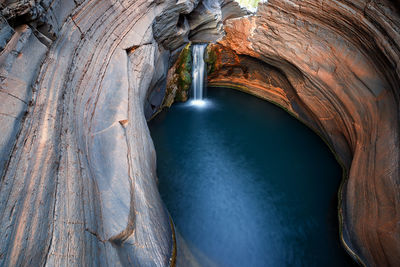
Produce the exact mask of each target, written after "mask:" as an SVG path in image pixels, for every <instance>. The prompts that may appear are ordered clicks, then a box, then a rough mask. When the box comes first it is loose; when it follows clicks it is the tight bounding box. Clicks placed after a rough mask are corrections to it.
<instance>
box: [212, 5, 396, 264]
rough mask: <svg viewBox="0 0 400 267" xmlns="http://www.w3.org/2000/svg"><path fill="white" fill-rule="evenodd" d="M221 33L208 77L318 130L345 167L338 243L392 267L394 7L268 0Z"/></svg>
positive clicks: (362, 258)
mask: <svg viewBox="0 0 400 267" xmlns="http://www.w3.org/2000/svg"><path fill="white" fill-rule="evenodd" d="M225 32H226V36H225V38H224V39H223V40H221V41H220V42H219V44H217V45H213V46H212V47H210V48H209V53H208V54H209V58H210V59H209V61H211V62H212V64H213V65H212V67H211V68H209V70H210V72H212V73H211V74H210V75H209V83H210V85H223V86H233V87H239V88H240V89H242V90H245V91H248V92H251V93H253V94H256V95H258V96H260V97H263V98H265V99H268V100H270V101H273V102H275V103H277V104H279V105H281V106H282V107H284V108H285V109H287V110H288V111H289V112H291V113H292V114H294V115H295V116H297V117H298V118H300V119H301V120H303V121H304V122H306V123H307V124H308V125H310V126H311V127H312V128H314V129H315V130H316V131H317V132H319V133H320V134H321V135H322V137H323V138H324V139H325V140H326V141H327V142H328V144H329V145H330V146H331V148H332V149H333V150H334V152H335V153H336V155H337V156H338V159H339V160H340V162H341V163H342V164H343V167H344V170H345V176H346V180H345V181H344V183H343V184H342V187H341V191H340V199H341V201H340V203H339V215H340V224H341V237H342V239H343V242H344V245H345V247H346V249H347V250H348V252H349V253H350V254H351V255H352V256H353V257H354V258H355V259H357V260H358V261H359V262H360V263H361V264H364V265H367V266H399V264H400V161H399V160H400V158H399V156H400V138H399V131H400V118H399V115H400V113H399V111H400V109H399V95H400V91H399V88H400V17H399V13H398V10H396V6H395V5H394V4H393V3H391V2H389V1H385V0H377V1H360V0H359V1H345V0H342V1H311V0H310V1H307V0H306V1H296V0H292V1H291V0H269V1H268V3H264V4H262V5H260V6H259V9H258V12H257V14H256V15H255V16H249V17H245V18H237V19H231V20H228V21H226V25H225ZM257 66H258V67H257ZM268 66H269V67H268Z"/></svg>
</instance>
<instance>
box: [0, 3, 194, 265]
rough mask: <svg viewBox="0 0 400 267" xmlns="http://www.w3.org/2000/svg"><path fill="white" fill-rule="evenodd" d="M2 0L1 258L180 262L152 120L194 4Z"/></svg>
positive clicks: (0, 261)
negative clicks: (160, 186) (162, 191)
mask: <svg viewBox="0 0 400 267" xmlns="http://www.w3.org/2000/svg"><path fill="white" fill-rule="evenodd" d="M1 5H2V10H1V14H2V16H3V17H1V20H0V25H1V28H0V44H1V51H0V73H1V74H0V75H1V79H0V83H1V84H0V86H1V88H0V101H1V103H2V104H1V106H0V108H1V111H0V112H1V113H0V122H1V124H2V130H1V135H0V164H1V165H0V173H1V185H0V240H1V242H0V265H1V266H32V265H34V266H67V265H73V266H131V265H133V266H168V265H170V264H173V262H175V257H176V245H175V243H176V241H175V238H174V236H173V232H174V230H173V225H172V221H171V220H170V218H169V215H168V212H167V211H166V209H165V207H164V205H163V203H162V201H161V198H160V196H159V193H158V190H157V184H156V170H155V167H156V164H155V151H154V147H153V143H152V140H151V138H150V134H149V131H148V128H147V122H146V117H147V118H148V117H150V116H151V115H152V114H153V113H154V112H155V111H156V110H157V108H158V106H159V105H160V104H161V102H162V99H163V95H164V92H165V83H166V76H167V71H168V68H169V67H170V65H169V64H170V57H171V55H172V53H171V52H173V51H170V50H171V49H175V48H176V46H179V45H183V44H184V42H185V40H184V39H185V38H183V37H182V38H181V39H179V40H178V42H176V41H175V42H174V41H171V42H170V40H172V39H174V38H175V37H176V35H175V33H176V32H177V31H176V29H177V28H179V25H178V24H179V23H178V22H176V24H174V22H171V23H172V24H171V25H169V26H168V25H166V24H164V26H163V27H161V28H157V26H156V25H157V21H159V20H158V19H157V18H159V17H160V16H163V14H166V13H168V12H172V11H171V10H175V9H176V7H177V6H180V7H181V6H183V7H184V8H181V9H179V11H176V10H175V11H173V12H174V14H175V15H177V16H178V17H179V16H180V12H184V13H190V12H191V10H192V9H193V8H194V2H193V1H189V0H188V1H180V4H179V5H176V1H174V0H165V1H145V0H141V1H61V0H59V1H58V0H54V1H7V3H2V4H1ZM167 17H168V16H167ZM173 24H174V25H173ZM154 29H156V30H157V34H156V33H154V32H153V30H154ZM165 32H167V34H164V33H165ZM178 32H179V31H178ZM169 34H171V36H172V35H173V37H171V36H170V35H169ZM185 34H186V33H185ZM185 34H183V35H179V34H178V37H179V36H185ZM188 34H189V33H187V34H186V35H188ZM156 36H157V37H160V36H162V38H161V39H160V40H159V43H158V42H157V41H156V39H155V38H154V37H156ZM164 37H165V39H163V38H164ZM179 260H180V262H185V259H182V257H181V258H180V259H179Z"/></svg>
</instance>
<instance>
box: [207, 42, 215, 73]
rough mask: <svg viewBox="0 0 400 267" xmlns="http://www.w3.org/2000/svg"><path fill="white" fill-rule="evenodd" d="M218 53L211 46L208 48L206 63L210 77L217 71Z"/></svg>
mask: <svg viewBox="0 0 400 267" xmlns="http://www.w3.org/2000/svg"><path fill="white" fill-rule="evenodd" d="M216 61H217V53H216V52H215V49H213V48H212V47H211V46H208V47H207V51H206V58H205V62H206V63H207V74H208V75H210V74H211V73H213V72H214V71H215V69H216Z"/></svg>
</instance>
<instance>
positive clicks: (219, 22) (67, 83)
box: [0, 0, 400, 266]
mask: <svg viewBox="0 0 400 267" xmlns="http://www.w3.org/2000/svg"><path fill="white" fill-rule="evenodd" d="M0 5H1V14H0V15H1V16H0V99H1V105H0V109H1V110H0V122H1V125H2V127H1V135H0V173H1V187H0V211H1V212H0V215H1V217H0V220H1V223H0V236H1V239H0V240H2V241H1V242H0V265H1V266H31V265H34V266H44V265H46V266H65V265H76V266H103V265H104V266H120V265H123V266H130V265H134V266H168V265H169V266H174V265H177V266H187V265H188V264H189V263H188V261H189V260H190V252H187V251H183V248H182V247H180V246H179V245H178V246H177V238H176V236H175V234H174V233H175V232H174V226H173V223H172V220H171V219H170V217H169V215H168V212H167V211H166V209H165V208H164V206H163V203H162V201H161V199H160V196H159V193H158V190H157V178H156V170H155V168H156V165H155V162H156V155H155V151H154V147H153V143H152V140H151V138H150V135H149V131H148V128H147V124H146V119H149V118H151V117H152V116H153V115H154V114H155V113H156V112H157V111H158V110H159V108H160V106H162V105H165V103H164V104H163V100H164V98H166V99H167V98H168V96H169V94H167V96H165V92H166V91H167V88H170V87H171V86H172V85H174V84H175V83H176V82H173V81H174V80H175V81H176V80H177V77H174V75H175V74H176V69H177V68H178V67H179V66H177V64H176V62H182V61H180V60H178V59H179V58H181V57H180V56H179V55H180V53H181V51H182V49H184V47H185V46H186V45H187V43H188V42H189V41H192V42H211V43H213V44H211V45H210V46H209V47H208V50H207V56H206V60H207V62H208V72H209V75H208V80H209V84H210V85H213V86H230V87H234V88H237V89H240V90H243V91H246V92H249V93H251V94H255V95H257V96H259V97H262V98H264V99H266V100H268V101H272V102H274V103H276V104H278V105H280V106H281V107H283V108H285V109H286V110H287V111H288V112H290V113H291V114H292V115H294V116H296V117H297V118H299V119H300V120H302V121H303V122H304V123H306V124H307V125H309V126H310V127H312V128H313V129H314V130H315V131H316V132H318V133H319V134H320V135H321V137H322V138H323V139H324V140H325V141H326V142H327V143H328V144H329V146H330V147H331V149H332V150H333V152H334V153H335V154H336V156H337V158H338V160H339V161H340V162H341V164H342V166H343V169H344V181H343V183H342V187H341V189H340V192H339V198H340V203H339V206H338V207H339V217H340V226H341V238H342V243H343V245H344V247H345V249H346V250H347V251H348V252H349V253H350V254H351V255H352V257H353V258H354V259H355V260H357V261H358V262H359V263H360V264H362V265H366V266H398V265H399V264H400V214H399V213H400V208H399V203H400V188H399V187H400V186H399V184H400V183H399V178H400V166H399V165H400V164H399V157H400V143H399V140H400V139H399V130H400V120H399V116H400V110H399V93H400V91H399V85H400V58H399V57H400V15H399V12H400V11H399V6H400V3H399V2H398V1H387V0H372V1H366V0H357V1H347V0H321V1H310V0H304V1H296V0H282V1H278V0H269V1H268V2H265V3H260V5H259V8H258V10H257V13H256V14H250V13H249V12H248V11H246V10H245V9H243V8H240V7H239V6H238V4H237V3H236V2H234V1H231V0H220V1H213V0H203V1H199V0H178V1H175V0H154V1H151V0H150V1H145V0H138V1H122V0H119V1H115V0H110V1H93V0H92V1H84V0H79V1H77V0H75V1H72V0H66V1H62V0H53V1H52V0H42V1H40V0H38V1H27V0H21V1H14V0H8V1H7V0H6V1H1V2H0ZM178 65H179V64H178ZM182 80H183V81H186V80H185V79H182ZM171 81H172V82H171ZM171 84H172V85H171ZM167 85H170V87H168V86H167ZM178 85H179V84H178ZM178 87H179V86H178ZM171 90H172V91H175V92H176V90H178V89H177V88H175V87H174V88H173V89H171ZM171 101H172V100H171V98H169V100H168V103H167V105H169V104H170V102H171ZM178 243H179V242H178ZM191 264H194V263H191Z"/></svg>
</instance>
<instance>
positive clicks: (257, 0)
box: [236, 0, 260, 10]
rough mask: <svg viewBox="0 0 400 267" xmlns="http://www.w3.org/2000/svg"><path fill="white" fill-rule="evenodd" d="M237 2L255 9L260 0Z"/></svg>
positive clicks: (239, 0) (238, 0) (237, 0)
mask: <svg viewBox="0 0 400 267" xmlns="http://www.w3.org/2000/svg"><path fill="white" fill-rule="evenodd" d="M236 2H238V3H239V4H240V5H241V6H243V7H246V8H247V9H250V10H255V9H257V5H258V2H260V0H236Z"/></svg>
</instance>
